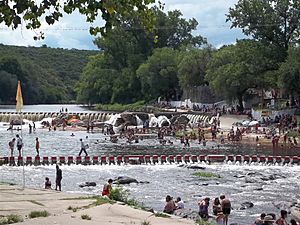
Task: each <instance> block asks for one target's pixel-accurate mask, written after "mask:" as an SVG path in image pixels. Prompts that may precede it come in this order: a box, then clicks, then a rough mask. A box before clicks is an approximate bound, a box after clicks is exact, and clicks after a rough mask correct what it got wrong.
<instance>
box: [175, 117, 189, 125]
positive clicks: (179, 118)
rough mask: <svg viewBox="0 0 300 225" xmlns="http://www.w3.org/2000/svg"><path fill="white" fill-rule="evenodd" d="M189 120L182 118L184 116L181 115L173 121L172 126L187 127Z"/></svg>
mask: <svg viewBox="0 0 300 225" xmlns="http://www.w3.org/2000/svg"><path fill="white" fill-rule="evenodd" d="M189 121H190V120H189V119H188V118H187V117H186V116H184V115H181V116H179V117H177V118H176V120H175V121H174V124H185V125H187V124H188V123H189Z"/></svg>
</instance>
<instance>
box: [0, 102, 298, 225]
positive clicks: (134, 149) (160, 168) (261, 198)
mask: <svg viewBox="0 0 300 225" xmlns="http://www.w3.org/2000/svg"><path fill="white" fill-rule="evenodd" d="M61 107H64V108H65V107H68V110H70V111H71V110H83V111H84V110H85V109H84V108H83V109H81V108H77V107H79V106H72V107H71V106H69V105H64V106H62V105H56V106H55V107H54V106H49V107H48V106H28V108H27V109H26V110H28V111H30V112H34V111H39V112H41V111H51V112H52V111H59V110H60V109H61ZM5 110H8V109H5ZM11 110H12V109H10V110H8V111H11ZM74 112H75V111H74ZM76 112H78V111H76ZM17 133H20V132H17V131H14V132H13V133H12V132H10V131H6V129H5V128H2V129H0V156H5V155H8V146H7V143H8V141H9V140H11V139H12V138H13V137H15V135H16V134H17ZM71 133H72V131H55V132H54V131H51V132H49V131H47V130H43V129H37V130H36V132H35V133H31V134H29V133H28V130H27V129H24V131H23V139H24V143H25V146H24V155H26V156H27V155H30V156H34V155H35V150H34V144H35V142H34V140H35V138H36V137H39V139H40V142H41V156H61V155H64V156H68V155H72V156H75V155H77V154H78V152H79V150H80V142H79V139H80V138H84V139H85V140H86V142H87V143H89V144H90V148H89V149H88V152H89V154H90V155H102V154H105V155H109V154H114V155H117V154H150V155H152V154H163V153H165V154H171V153H172V154H178V153H180V154H181V155H184V154H186V153H188V154H197V155H199V154H203V153H205V154H209V153H211V154H212V153H213V154H216V153H220V152H221V153H224V152H225V153H232V152H234V153H237V151H239V150H238V149H236V148H235V149H233V148H232V147H231V146H221V147H219V146H218V145H217V144H215V143H208V146H207V147H199V146H198V145H197V144H196V143H192V147H191V148H187V149H183V148H182V147H181V146H180V143H179V141H176V140H173V141H174V146H173V147H161V146H160V145H158V143H157V141H156V140H153V139H145V140H144V141H143V142H141V143H139V144H133V145H129V144H126V142H125V141H123V142H121V143H118V144H111V143H110V142H109V141H108V140H106V139H108V137H107V136H105V135H103V134H101V133H94V134H87V133H86V132H83V131H79V132H76V133H75V136H74V137H72V136H71ZM86 136H88V138H86ZM201 166H204V167H205V168H206V171H208V172H213V173H216V174H218V175H220V178H214V179H208V180H207V179H203V178H202V179H201V178H199V177H196V176H194V175H193V173H194V172H195V171H194V170H190V169H187V168H183V167H178V165H175V164H173V165H121V166H116V165H102V166H101V165H91V166H83V165H71V166H67V165H62V166H61V168H62V171H63V181H62V189H63V191H67V192H76V193H85V194H99V193H100V192H101V189H102V187H103V184H104V183H105V182H106V181H107V180H108V179H109V178H116V177H118V176H130V177H133V178H135V179H137V180H138V181H148V182H149V183H144V184H130V185H125V186H124V187H125V188H126V189H128V190H129V191H130V194H131V196H132V197H133V198H135V199H136V200H137V201H138V202H140V203H141V204H144V205H145V206H148V207H153V208H154V209H155V210H158V211H162V209H163V206H164V200H165V196H166V195H168V194H169V195H172V196H173V197H175V198H176V197H178V196H180V197H181V198H182V199H183V200H184V202H185V207H186V208H187V209H191V210H197V201H199V200H200V199H201V198H203V197H210V198H211V199H212V200H213V199H214V198H215V197H218V196H219V195H220V194H225V195H226V196H228V197H229V198H230V199H231V201H232V204H233V209H234V210H233V211H232V214H231V215H230V222H232V223H233V222H235V223H238V224H243V225H244V224H252V223H253V221H254V220H255V218H256V217H257V216H258V215H259V214H260V213H262V212H266V213H270V212H272V213H276V214H278V213H279V209H278V208H276V206H275V205H277V203H278V202H294V201H297V199H299V198H300V196H299V193H300V190H299V180H300V166H293V165H289V164H287V165H266V164H259V163H256V164H251V165H244V164H243V165H235V164H234V165H233V164H231V163H222V164H216V165H206V164H201ZM46 176H47V177H49V178H50V180H51V181H52V183H54V181H55V166H54V165H49V166H25V178H26V186H28V187H39V188H43V184H44V179H45V177H46ZM0 181H6V182H13V183H17V184H22V167H10V166H1V167H0ZM86 181H90V182H92V181H94V182H96V183H97V186H96V187H89V188H80V187H79V184H81V183H83V182H86ZM247 201H248V202H252V203H253V204H254V207H253V208H249V209H244V210H242V209H239V208H240V207H241V203H243V202H247ZM211 204H212V201H211ZM210 210H211V208H210Z"/></svg>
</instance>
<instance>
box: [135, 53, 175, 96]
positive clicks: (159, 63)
mask: <svg viewBox="0 0 300 225" xmlns="http://www.w3.org/2000/svg"><path fill="white" fill-rule="evenodd" d="M177 56H178V52H177V51H176V50H173V49H172V48H161V49H156V50H155V51H154V53H153V55H152V56H150V57H149V58H148V59H147V61H146V62H145V63H143V64H142V65H141V66H140V67H139V69H138V70H137V75H138V77H139V78H140V80H141V85H142V93H143V94H144V96H145V98H146V99H147V100H152V99H156V98H157V97H159V96H162V97H164V98H166V99H170V98H171V97H172V96H173V95H175V96H176V90H178V78H177Z"/></svg>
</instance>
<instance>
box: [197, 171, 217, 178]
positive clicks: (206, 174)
mask: <svg viewBox="0 0 300 225" xmlns="http://www.w3.org/2000/svg"><path fill="white" fill-rule="evenodd" d="M193 175H194V176H197V177H204V178H220V175H218V174H215V173H211V172H196V173H193Z"/></svg>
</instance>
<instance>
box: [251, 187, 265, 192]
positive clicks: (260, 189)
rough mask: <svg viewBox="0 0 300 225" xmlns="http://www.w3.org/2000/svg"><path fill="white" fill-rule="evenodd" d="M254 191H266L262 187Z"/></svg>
mask: <svg viewBox="0 0 300 225" xmlns="http://www.w3.org/2000/svg"><path fill="white" fill-rule="evenodd" d="M253 190H254V191H262V190H264V189H263V188H262V187H260V188H254V189H253Z"/></svg>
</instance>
